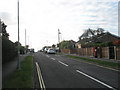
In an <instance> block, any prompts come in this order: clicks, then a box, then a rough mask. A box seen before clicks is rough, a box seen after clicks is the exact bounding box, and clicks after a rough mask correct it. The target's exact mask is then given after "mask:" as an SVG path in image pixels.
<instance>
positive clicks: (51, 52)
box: [47, 48, 56, 54]
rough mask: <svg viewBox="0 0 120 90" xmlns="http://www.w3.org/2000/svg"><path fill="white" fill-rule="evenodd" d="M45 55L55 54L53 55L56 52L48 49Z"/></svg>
mask: <svg viewBox="0 0 120 90" xmlns="http://www.w3.org/2000/svg"><path fill="white" fill-rule="evenodd" d="M47 53H48V54H55V53H56V50H55V49H53V48H49V49H48V50H47Z"/></svg>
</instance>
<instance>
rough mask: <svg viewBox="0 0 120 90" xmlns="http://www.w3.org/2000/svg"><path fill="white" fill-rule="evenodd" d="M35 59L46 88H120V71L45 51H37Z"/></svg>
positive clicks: (114, 89)
mask: <svg viewBox="0 0 120 90" xmlns="http://www.w3.org/2000/svg"><path fill="white" fill-rule="evenodd" d="M34 61H35V63H36V67H37V64H38V66H39V68H40V74H41V75H42V79H43V82H44V87H45V88H106V89H113V90H116V89H118V88H119V84H120V83H119V80H120V79H119V77H120V76H119V71H115V70H111V69H107V68H104V67H99V66H96V65H94V64H90V63H86V62H83V61H81V60H74V59H71V58H68V57H66V56H64V55H57V54H45V53H43V52H37V53H35V54H34ZM38 71H39V69H38ZM38 76H39V75H38ZM38 88H39V87H38ZM119 89H120V88H119Z"/></svg>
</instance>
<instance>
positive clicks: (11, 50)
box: [2, 36, 18, 64]
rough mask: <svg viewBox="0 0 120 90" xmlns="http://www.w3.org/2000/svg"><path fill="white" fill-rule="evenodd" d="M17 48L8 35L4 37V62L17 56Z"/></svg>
mask: <svg viewBox="0 0 120 90" xmlns="http://www.w3.org/2000/svg"><path fill="white" fill-rule="evenodd" d="M17 55H18V54H17V48H16V47H15V45H14V43H13V42H12V41H10V40H8V39H7V38H6V37H4V36H3V37H2V63H3V64H5V63H7V62H9V61H11V60H13V59H14V58H15V57H16V56H17Z"/></svg>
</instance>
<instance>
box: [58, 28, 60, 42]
mask: <svg viewBox="0 0 120 90" xmlns="http://www.w3.org/2000/svg"><path fill="white" fill-rule="evenodd" d="M60 34H61V33H60V30H59V29H58V43H60Z"/></svg>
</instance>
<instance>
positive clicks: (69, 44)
mask: <svg viewBox="0 0 120 90" xmlns="http://www.w3.org/2000/svg"><path fill="white" fill-rule="evenodd" d="M59 47H60V49H73V48H75V43H74V42H73V41H72V40H68V41H67V40H66V41H65V40H64V41H62V42H60V44H59Z"/></svg>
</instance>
